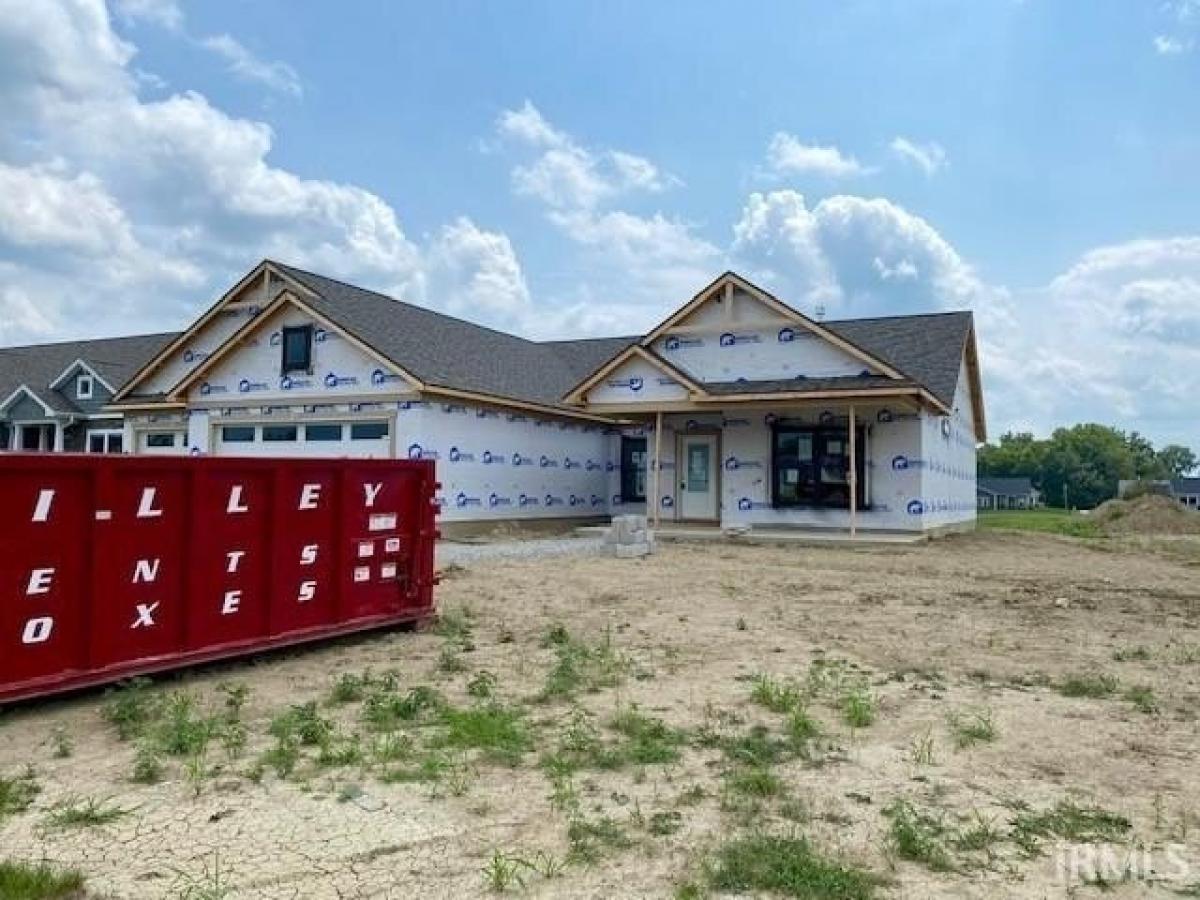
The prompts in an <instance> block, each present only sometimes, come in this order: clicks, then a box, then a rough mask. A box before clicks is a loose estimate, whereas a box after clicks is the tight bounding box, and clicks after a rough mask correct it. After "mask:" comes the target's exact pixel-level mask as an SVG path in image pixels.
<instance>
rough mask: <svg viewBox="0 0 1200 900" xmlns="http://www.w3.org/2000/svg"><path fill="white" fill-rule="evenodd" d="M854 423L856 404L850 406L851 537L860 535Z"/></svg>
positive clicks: (856, 444)
mask: <svg viewBox="0 0 1200 900" xmlns="http://www.w3.org/2000/svg"><path fill="white" fill-rule="evenodd" d="M857 430H858V429H857V428H856V427H855V421H854V404H851V405H850V537H851V539H853V538H854V537H855V536H856V535H857V533H858V435H857V434H856V432H857Z"/></svg>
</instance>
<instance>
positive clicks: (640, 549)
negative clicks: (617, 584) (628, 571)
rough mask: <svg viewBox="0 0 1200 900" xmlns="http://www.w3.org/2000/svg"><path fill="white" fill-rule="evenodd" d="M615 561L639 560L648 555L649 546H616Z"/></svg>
mask: <svg viewBox="0 0 1200 900" xmlns="http://www.w3.org/2000/svg"><path fill="white" fill-rule="evenodd" d="M614 549H615V550H616V551H617V559H639V558H641V557H643V556H649V555H650V545H649V544H645V543H643V544H617V546H616V547H615V548H614Z"/></svg>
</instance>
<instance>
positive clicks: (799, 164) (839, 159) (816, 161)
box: [767, 131, 871, 178]
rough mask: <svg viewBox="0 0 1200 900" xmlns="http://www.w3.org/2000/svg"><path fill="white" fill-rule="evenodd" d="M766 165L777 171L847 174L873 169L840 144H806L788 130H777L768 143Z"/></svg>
mask: <svg viewBox="0 0 1200 900" xmlns="http://www.w3.org/2000/svg"><path fill="white" fill-rule="evenodd" d="M767 165H768V167H769V168H770V171H771V172H772V173H773V174H775V175H820V176H823V177H826V178H845V177H847V176H853V175H866V174H868V173H869V172H870V171H871V170H870V169H869V168H867V167H866V166H864V165H862V163H860V162H859V161H858V160H857V159H855V158H854V157H853V156H846V155H844V154H843V153H842V151H841V150H839V149H838V148H837V147H833V146H822V145H820V144H806V143H804V142H803V141H801V140H800V139H799V138H798V137H796V136H795V135H793V134H788V133H787V132H786V131H779V132H776V133H775V135H774V136H773V137H772V138H771V142H770V144H768V145H767Z"/></svg>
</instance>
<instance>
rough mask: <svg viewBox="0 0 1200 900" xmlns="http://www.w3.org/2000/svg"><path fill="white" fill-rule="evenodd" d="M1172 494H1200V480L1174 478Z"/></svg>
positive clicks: (1172, 480)
mask: <svg viewBox="0 0 1200 900" xmlns="http://www.w3.org/2000/svg"><path fill="white" fill-rule="evenodd" d="M1171 493H1173V494H1175V495H1176V496H1179V495H1180V494H1186V495H1188V496H1191V495H1194V494H1200V478H1172V479H1171Z"/></svg>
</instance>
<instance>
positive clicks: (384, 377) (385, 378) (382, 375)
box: [371, 369, 402, 387]
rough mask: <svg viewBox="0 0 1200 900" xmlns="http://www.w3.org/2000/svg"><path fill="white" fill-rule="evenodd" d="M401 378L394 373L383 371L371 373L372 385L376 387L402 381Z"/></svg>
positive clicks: (378, 370)
mask: <svg viewBox="0 0 1200 900" xmlns="http://www.w3.org/2000/svg"><path fill="white" fill-rule="evenodd" d="M400 380H402V379H401V377H400V376H399V375H397V374H395V373H394V372H385V371H383V369H376V370H375V371H374V372H372V373H371V384H373V385H375V386H376V387H378V386H380V385H383V384H387V383H388V382H389V381H400Z"/></svg>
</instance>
